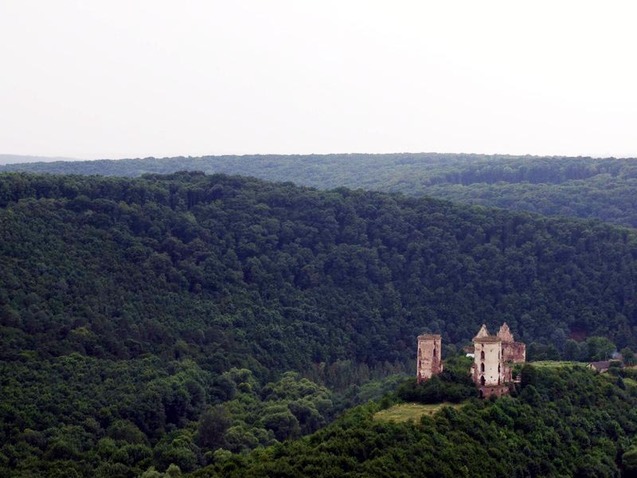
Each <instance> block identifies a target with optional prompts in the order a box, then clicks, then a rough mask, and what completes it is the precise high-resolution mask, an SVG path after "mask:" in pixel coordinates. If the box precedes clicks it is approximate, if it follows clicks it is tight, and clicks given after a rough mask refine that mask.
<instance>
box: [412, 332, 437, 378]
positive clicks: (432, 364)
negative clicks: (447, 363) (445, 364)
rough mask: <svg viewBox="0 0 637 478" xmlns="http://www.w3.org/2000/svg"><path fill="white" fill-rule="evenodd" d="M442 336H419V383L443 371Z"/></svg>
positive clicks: (417, 372) (417, 376)
mask: <svg viewBox="0 0 637 478" xmlns="http://www.w3.org/2000/svg"><path fill="white" fill-rule="evenodd" d="M441 352H442V337H441V336H440V335H435V334H427V335H420V336H419V337H418V356H417V371H416V378H417V380H418V383H420V382H424V381H425V380H429V379H430V378H431V377H433V376H434V375H438V374H439V373H440V372H442V360H441Z"/></svg>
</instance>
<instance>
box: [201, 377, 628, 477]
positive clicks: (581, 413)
mask: <svg viewBox="0 0 637 478" xmlns="http://www.w3.org/2000/svg"><path fill="white" fill-rule="evenodd" d="M526 370H527V372H528V375H529V376H530V377H529V379H528V380H527V381H526V382H524V383H523V386H522V388H521V391H520V393H519V396H518V397H513V398H512V397H504V398H501V399H498V400H496V401H480V400H477V399H473V400H471V401H469V402H467V403H465V404H463V405H462V406H460V407H443V408H441V409H439V410H438V411H437V412H436V413H435V414H434V415H430V414H424V416H423V417H422V418H420V419H419V420H414V421H412V422H407V423H391V422H386V421H379V420H375V419H374V415H375V412H377V410H378V408H379V406H378V405H375V404H370V405H366V406H363V407H359V408H357V409H355V410H352V411H350V412H349V413H348V414H347V415H346V416H344V417H343V418H341V419H339V420H338V421H337V422H336V423H334V424H332V425H330V426H328V427H327V428H325V429H323V430H321V431H319V432H317V433H316V434H314V435H312V436H309V437H306V438H302V439H300V440H297V441H294V442H288V443H285V444H283V445H280V446H277V447H274V448H266V449H265V450H259V451H256V452H254V453H252V454H251V455H249V456H247V457H242V458H241V459H236V458H235V459H231V458H230V457H228V456H227V455H224V454H222V453H219V454H217V455H215V463H214V464H212V465H210V466H209V467H207V468H205V469H203V470H201V471H199V472H197V473H195V474H193V476H197V477H201V478H203V477H210V478H213V477H221V476H224V477H242V478H243V477H268V476H286V477H304V476H316V477H328V476H330V477H332V476H343V477H360V476H414V477H415V476H418V477H436V478H438V477H457V476H475V477H491V476H510V477H524V476H575V477H584V476H585V477H599V478H602V477H609V476H620V473H622V475H621V476H634V473H635V472H636V471H637V442H636V441H635V431H637V414H636V413H635V406H636V405H637V389H636V388H635V387H632V386H626V385H625V384H624V383H623V379H622V378H621V377H615V376H609V377H606V376H600V375H597V376H595V375H593V373H592V372H590V371H588V370H584V369H561V370H560V371H556V370H549V369H543V370H537V371H533V370H532V369H530V368H528V367H527V368H526ZM531 372H533V373H531ZM531 375H532V376H531ZM385 406H386V405H385Z"/></svg>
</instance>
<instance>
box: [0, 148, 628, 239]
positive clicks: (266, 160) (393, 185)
mask: <svg viewBox="0 0 637 478" xmlns="http://www.w3.org/2000/svg"><path fill="white" fill-rule="evenodd" d="M2 170H5V171H9V170H15V171H18V170H20V171H30V172H52V173H57V174H99V175H108V176H140V175H142V174H145V173H173V172H175V171H178V170H191V171H204V172H206V173H225V174H242V175H246V176H254V177H258V178H262V179H267V180H273V181H292V182H294V183H296V184H302V185H307V186H313V187H318V188H321V189H331V188H336V187H342V186H344V187H349V188H363V189H369V190H377V191H385V192H402V193H404V194H408V195H412V196H423V195H426V196H432V197H437V198H440V199H446V200H452V201H456V202H462V203H467V204H480V205H484V206H490V207H502V208H506V209H513V210H520V211H529V212H537V213H540V214H544V215H557V216H571V217H580V218H589V219H601V220H603V221H607V222H610V223H614V224H621V225H625V226H630V227H637V199H635V198H637V160H635V159H615V158H606V159H594V158H583V157H578V158H568V157H533V156H501V155H493V156H488V155H473V154H472V155H463V154H434V153H422V154H407V153H404V154H383V155H369V154H333V155H306V156H301V155H297V156H277V155H255V156H204V157H199V158H193V157H187V158H184V157H179V158H161V159H158V158H144V159H126V160H117V161H113V160H100V161H74V162H54V163H34V164H20V165H7V166H4V167H3V166H0V171H2Z"/></svg>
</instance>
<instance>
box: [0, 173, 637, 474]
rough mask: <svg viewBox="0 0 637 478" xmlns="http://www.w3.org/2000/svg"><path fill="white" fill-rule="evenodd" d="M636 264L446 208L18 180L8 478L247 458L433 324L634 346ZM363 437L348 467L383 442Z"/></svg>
mask: <svg viewBox="0 0 637 478" xmlns="http://www.w3.org/2000/svg"><path fill="white" fill-rule="evenodd" d="M636 257H637V235H636V234H635V233H634V232H632V231H630V230H627V229H620V228H613V227H610V226H605V225H602V224H599V223H591V222H578V221H565V220H558V219H545V218H539V217H534V216H530V215H526V214H514V213H509V212H504V211H489V210H486V209H483V208H467V207H459V206H453V205H451V204H449V203H445V202H441V201H437V200H431V199H413V198H405V197H402V196H399V195H386V194H381V193H370V192H363V191H350V190H347V189H339V190H336V191H329V192H321V191H315V190H310V189H305V188H299V187H295V186H293V185H291V184H270V183H265V182H262V181H258V180H253V179H245V178H236V177H226V176H205V175H202V174H197V173H178V174H174V175H172V176H168V177H162V176H146V177H144V178H140V179H114V178H96V177H80V176H77V177H56V176H34V175H27V174H4V175H0V270H1V271H2V273H1V274H0V385H1V386H2V397H1V399H0V474H1V475H3V476H5V475H7V476H12V475H15V476H20V475H23V476H28V475H29V474H32V475H36V476H56V475H64V474H66V476H74V475H77V476H95V475H97V476H100V475H101V476H138V475H140V474H141V473H143V472H144V471H147V470H148V469H149V467H151V466H154V467H155V468H156V470H158V472H161V473H163V472H164V471H165V470H166V469H167V468H168V467H169V465H171V464H175V465H178V467H179V469H180V470H181V471H182V472H188V471H191V470H195V469H197V468H199V467H201V466H204V465H206V464H211V463H214V464H215V466H217V464H218V462H219V463H222V462H224V463H226V464H225V465H224V466H235V465H233V463H235V461H234V460H235V458H232V457H231V458H228V452H232V453H241V452H248V451H249V450H252V449H254V448H255V447H259V446H269V445H272V444H274V443H276V442H278V441H287V440H291V439H294V438H296V437H298V436H300V435H303V434H307V433H312V432H314V431H316V430H318V429H320V428H321V427H323V426H324V425H325V424H326V423H328V422H329V421H330V420H331V419H332V418H333V417H334V416H335V414H336V413H337V412H338V411H339V410H342V409H343V408H345V407H347V406H350V405H351V404H352V403H360V401H364V400H367V399H373V398H377V397H378V395H379V394H380V393H382V392H383V391H386V390H387V387H388V384H391V383H392V382H391V381H383V380H382V379H383V377H386V376H387V375H391V374H397V373H401V372H402V373H408V374H409V375H412V374H413V365H414V355H415V340H416V336H417V335H418V334H419V333H422V332H424V331H431V332H439V333H442V335H443V340H444V342H445V344H447V347H446V351H448V352H449V351H451V350H453V348H454V347H455V348H456V349H458V348H459V347H461V346H463V345H464V344H466V342H467V341H468V340H469V339H470V338H471V337H472V336H473V334H475V332H476V331H477V330H478V328H479V326H480V325H481V324H482V323H483V322H487V324H488V325H489V326H491V327H492V328H493V327H494V326H495V325H499V324H500V323H501V322H503V321H505V320H506V321H507V322H508V323H509V325H510V326H511V327H512V329H513V330H514V332H515V333H516V336H517V337H519V338H521V339H522V340H524V341H526V342H527V343H529V344H530V343H532V342H536V343H537V344H538V347H537V350H538V351H539V352H542V350H541V347H542V346H544V347H546V345H545V344H547V343H550V344H552V345H554V346H555V350H556V351H557V352H558V353H560V354H561V353H566V350H567V347H570V348H569V349H568V350H571V349H573V350H572V351H573V352H574V353H575V352H577V353H579V352H582V350H583V349H582V350H580V349H581V348H582V347H584V346H586V347H587V348H586V353H589V354H590V353H592V352H591V351H594V353H596V354H598V353H599V354H602V355H603V354H605V353H607V351H608V348H609V344H608V342H604V341H603V340H597V339H595V340H593V339H592V338H591V337H593V336H598V337H607V338H608V340H611V341H612V342H613V343H615V344H617V345H618V346H619V347H620V348H623V347H627V346H630V347H633V348H634V347H635V346H636V345H637V344H636V342H637V338H636V337H635V335H634V333H633V330H634V327H635V326H636V325H637V323H636V321H637V312H636V310H635V307H636V306H637V305H636V303H635V302H634V300H633V299H634V292H635V290H636V286H637V284H636V282H637V268H636V266H635V258H636ZM571 337H572V338H575V339H578V340H579V342H573V343H571V342H569V338H571ZM587 337H588V338H589V340H585V339H586V338H587ZM582 339H584V340H583V341H582ZM589 342H590V343H589ZM573 344H575V346H573ZM582 344H584V345H582ZM450 345H453V346H454V347H451V346H450ZM591 345H593V346H594V347H593V348H591ZM575 349H577V350H575ZM542 353H544V352H542ZM290 370H292V371H294V372H290V373H285V372H286V371H290ZM453 373H454V372H453V367H451V366H449V367H448V370H447V371H446V372H445V375H443V377H442V378H441V379H440V380H441V381H444V380H447V378H449V379H450V380H451V382H450V383H452V382H453V383H457V379H458V377H457V376H455V377H454V376H453ZM523 376H524V375H523ZM628 378H630V377H628ZM454 380H455V381H456V382H454ZM625 381H626V382H628V380H625ZM541 385H542V384H541V383H540V384H539V385H538V384H533V387H535V388H536V390H535V393H532V389H531V387H530V386H529V387H528V388H529V390H531V391H527V390H522V392H521V394H526V395H528V397H527V396H526V395H525V397H523V399H524V400H526V399H528V400H529V401H534V402H538V403H543V401H544V396H543V392H542V389H541ZM625 386H627V387H628V385H626V384H625ZM328 387H330V388H332V389H333V390H335V391H337V392H338V393H339V395H338V396H336V395H334V393H333V392H331V391H330V390H329V389H328ZM450 390H451V389H450ZM458 390H460V389H458ZM445 393H447V394H449V390H447V391H446V392H445ZM462 393H464V392H461V391H460V392H458V396H460V395H462ZM582 400H588V398H586V396H583V397H582ZM218 406H222V407H223V408H222V409H219V408H217V407H218ZM222 410H226V411H227V412H228V415H227V416H225V415H224V412H223V411H222ZM446 413H449V414H450V413H453V412H446ZM501 418H502V417H500V418H499V419H501ZM228 419H229V420H230V421H228ZM501 421H502V420H501ZM505 421H506V420H505ZM441 426H442V425H441ZM392 433H393V432H392ZM400 433H402V432H400ZM351 440H352V442H353V445H352V450H351V451H352V455H351V456H348V457H345V456H344V457H343V458H342V463H341V464H342V465H343V466H350V465H351V466H354V463H355V462H357V460H360V459H361V457H365V456H369V454H370V453H372V452H373V450H374V449H375V448H378V449H380V447H381V445H380V444H375V445H374V446H371V445H370V447H360V446H359V445H355V443H357V442H356V437H352V438H351ZM582 440H584V438H582ZM423 445H425V444H424V443H423ZM281 449H283V448H281ZM476 453H478V455H479V454H480V453H484V451H480V452H476ZM348 463H349V465H348ZM313 466H316V467H318V469H321V467H322V464H321V463H315V464H314V465H313ZM283 469H284V468H282V470H283ZM174 470H175V469H173V471H174ZM540 471H542V470H539V471H538V473H540Z"/></svg>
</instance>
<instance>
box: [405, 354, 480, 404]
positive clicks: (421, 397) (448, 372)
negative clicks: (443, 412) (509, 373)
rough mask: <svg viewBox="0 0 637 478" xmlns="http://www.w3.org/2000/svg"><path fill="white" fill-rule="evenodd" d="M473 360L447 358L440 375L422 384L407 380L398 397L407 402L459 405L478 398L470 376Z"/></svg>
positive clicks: (456, 357) (457, 357) (411, 379)
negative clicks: (469, 399) (472, 398)
mask: <svg viewBox="0 0 637 478" xmlns="http://www.w3.org/2000/svg"><path fill="white" fill-rule="evenodd" d="M470 366H471V359H469V358H467V357H462V356H454V357H450V358H447V359H446V360H445V364H444V370H443V372H442V373H441V374H440V375H436V376H434V377H431V378H430V379H429V380H426V381H425V382H422V383H417V381H416V379H415V378H410V379H408V380H406V381H405V382H404V383H403V384H402V385H401V386H400V387H399V388H398V391H397V396H398V398H400V399H401V400H403V401H405V402H418V403H441V402H451V403H459V402H462V401H464V400H466V399H468V398H471V397H476V396H477V392H476V387H475V385H474V383H473V381H472V380H471V376H470V375H469V367H470Z"/></svg>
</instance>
